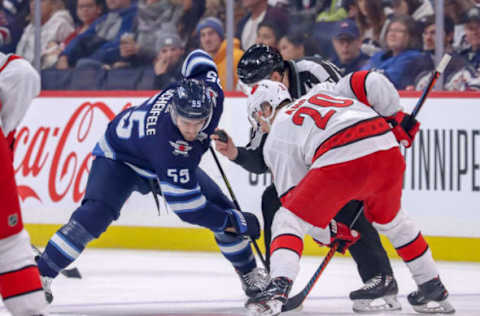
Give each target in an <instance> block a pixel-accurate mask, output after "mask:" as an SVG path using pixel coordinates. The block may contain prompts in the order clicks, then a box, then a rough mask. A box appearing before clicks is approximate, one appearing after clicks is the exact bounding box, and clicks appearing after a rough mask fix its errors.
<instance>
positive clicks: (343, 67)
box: [332, 19, 370, 75]
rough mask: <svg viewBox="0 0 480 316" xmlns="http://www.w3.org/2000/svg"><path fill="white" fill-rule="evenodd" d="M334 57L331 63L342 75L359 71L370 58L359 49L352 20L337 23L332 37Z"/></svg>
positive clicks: (358, 37) (360, 41) (357, 32)
mask: <svg viewBox="0 0 480 316" xmlns="http://www.w3.org/2000/svg"><path fill="white" fill-rule="evenodd" d="M332 43H333V47H334V49H335V57H334V58H333V59H332V62H333V63H334V64H335V65H337V66H338V67H339V68H340V71H341V72H342V75H346V74H349V73H351V72H354V71H357V70H360V69H361V68H362V67H363V66H364V65H365V64H366V62H367V61H368V59H369V58H370V57H369V56H368V55H367V54H365V53H363V52H362V50H361V49H360V48H361V46H362V40H361V37H360V31H359V30H358V27H357V24H356V23H355V21H354V20H351V19H345V20H343V21H339V22H337V25H336V27H335V29H334V33H333V36H332Z"/></svg>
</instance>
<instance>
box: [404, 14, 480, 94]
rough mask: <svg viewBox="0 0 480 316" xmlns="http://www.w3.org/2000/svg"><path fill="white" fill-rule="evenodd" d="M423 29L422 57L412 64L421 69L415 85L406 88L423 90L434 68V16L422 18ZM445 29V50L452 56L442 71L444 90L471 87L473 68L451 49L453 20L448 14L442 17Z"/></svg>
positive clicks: (474, 79)
mask: <svg viewBox="0 0 480 316" xmlns="http://www.w3.org/2000/svg"><path fill="white" fill-rule="evenodd" d="M423 24H424V26H425V27H424V30H423V34H422V38H423V51H424V58H423V59H420V60H418V62H417V64H416V65H414V66H412V67H413V68H415V69H422V71H421V73H420V74H419V75H417V77H416V79H415V86H412V87H407V89H408V90H410V89H412V90H413V89H415V90H424V89H425V87H426V85H427V84H428V82H429V80H430V77H431V73H432V71H433V70H434V69H435V62H434V58H435V33H436V25H435V16H434V15H430V16H428V17H426V18H425V19H424V20H423ZM443 24H444V29H445V37H444V38H445V42H444V48H445V52H446V53H449V54H450V55H451V56H452V59H451V61H450V63H449V64H448V66H447V68H446V69H445V72H444V86H443V89H444V90H448V91H464V90H470V89H471V83H473V82H474V81H477V76H476V71H475V69H474V68H473V67H472V66H470V65H469V64H468V62H467V61H466V60H465V59H464V58H463V57H461V56H460V55H459V54H458V53H456V52H455V51H454V50H453V36H454V26H455V24H454V22H453V20H452V19H451V18H450V17H449V16H447V15H446V16H445V17H444V23H443Z"/></svg>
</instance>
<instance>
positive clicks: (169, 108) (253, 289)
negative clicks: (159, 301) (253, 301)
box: [37, 50, 268, 301]
mask: <svg viewBox="0 0 480 316" xmlns="http://www.w3.org/2000/svg"><path fill="white" fill-rule="evenodd" d="M182 75H183V76H184V78H185V79H183V80H181V81H179V82H177V83H175V84H172V85H171V86H169V87H168V88H167V89H165V90H164V91H163V92H161V93H158V94H157V95H155V96H153V97H151V98H150V99H148V100H146V101H145V102H144V103H143V104H141V105H139V106H135V107H132V108H129V109H127V110H125V111H123V112H121V113H120V114H118V115H117V116H116V117H115V118H114V119H113V120H112V122H110V124H109V125H108V127H107V130H106V132H105V134H104V136H103V137H102V138H101V139H100V141H99V142H98V143H97V145H96V146H95V148H94V150H93V155H94V156H95V160H94V161H93V164H92V167H91V170H90V174H89V178H88V182H87V188H86V193H85V197H84V199H83V201H82V204H81V205H80V206H79V207H78V208H77V209H76V210H75V212H73V214H72V216H71V218H70V220H69V221H68V223H67V224H65V225H64V226H63V227H61V228H60V229H59V230H58V231H57V232H56V233H55V234H54V235H53V237H52V238H51V239H50V241H49V242H48V244H47V246H46V248H45V251H44V252H43V253H42V254H41V255H40V256H39V258H38V259H37V263H38V266H39V269H40V273H41V275H42V281H43V284H44V288H45V290H46V291H48V292H49V297H48V299H49V300H50V301H51V300H52V299H53V296H52V295H51V291H50V283H51V280H52V279H53V278H55V277H56V276H57V275H58V273H59V272H60V271H61V270H62V269H64V268H65V267H66V266H67V265H69V264H70V263H71V262H73V261H74V260H75V259H76V258H77V257H78V256H79V255H80V253H81V252H82V251H83V250H84V249H85V247H86V245H87V244H88V243H89V242H90V241H91V240H93V239H94V238H99V237H100V235H101V234H102V233H103V232H104V231H105V230H106V229H107V227H108V226H109V225H110V224H111V223H112V222H113V221H114V220H116V219H118V217H119V216H120V211H121V208H122V206H123V204H124V203H125V201H126V200H127V198H128V197H129V196H130V194H131V193H132V192H133V191H138V192H140V193H141V194H148V193H150V192H153V194H154V195H155V194H157V193H158V194H160V195H161V196H162V197H163V198H164V199H165V201H166V202H167V204H168V207H169V208H170V209H171V210H172V211H174V212H175V213H176V214H177V215H178V216H179V217H180V218H181V219H182V220H183V221H185V222H188V223H191V224H195V225H200V226H202V227H205V228H208V229H210V230H212V231H213V232H214V234H215V240H216V242H217V244H218V246H219V248H220V250H221V252H222V254H223V255H224V256H225V258H226V259H227V260H229V261H230V262H231V263H232V265H233V267H234V268H235V270H236V271H237V273H238V274H239V276H240V280H241V281H242V287H243V289H244V291H245V293H246V294H247V296H254V295H255V294H257V293H258V292H260V291H261V290H262V289H263V288H264V286H265V285H266V284H267V283H268V280H267V275H266V273H264V271H262V269H259V268H257V267H256V262H255V257H254V256H253V254H252V250H251V247H250V242H249V241H248V240H247V239H245V238H244V236H246V235H248V236H251V237H252V238H258V237H259V235H260V228H259V223H258V220H257V218H256V217H255V216H254V215H253V214H251V213H243V212H240V211H239V210H236V209H235V207H234V205H233V203H232V202H231V201H230V200H229V199H228V198H227V197H226V196H225V195H224V194H223V193H222V191H221V190H220V188H219V187H218V186H217V185H216V184H215V182H213V180H212V179H211V178H210V177H208V175H207V174H206V173H205V172H203V171H202V170H201V169H200V168H199V167H198V165H199V163H200V160H201V158H202V155H203V154H204V153H205V151H207V149H208V148H209V143H210V138H209V136H210V134H212V133H213V131H214V130H215V128H216V127H217V125H218V121H219V119H220V116H221V114H222V111H223V98H224V96H223V91H222V88H221V87H220V85H219V83H218V76H217V68H216V66H215V63H214V62H213V60H212V59H211V58H210V57H209V55H208V54H206V53H205V52H204V51H201V50H195V51H193V52H192V53H190V54H189V55H188V56H187V58H186V59H185V62H184V65H183V68H182Z"/></svg>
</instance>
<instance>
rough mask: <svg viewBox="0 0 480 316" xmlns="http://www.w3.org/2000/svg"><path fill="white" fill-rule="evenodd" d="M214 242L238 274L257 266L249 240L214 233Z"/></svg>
mask: <svg viewBox="0 0 480 316" xmlns="http://www.w3.org/2000/svg"><path fill="white" fill-rule="evenodd" d="M215 241H216V242H217V245H218V247H219V248H220V251H221V252H222V254H223V256H224V257H225V258H226V259H227V260H228V261H230V262H231V263H232V265H233V267H234V268H235V269H236V270H237V271H238V272H239V273H240V274H245V273H248V272H250V271H252V270H253V269H254V268H256V266H257V264H256V262H255V256H254V255H253V252H252V248H251V247H250V241H249V240H247V239H244V238H243V237H241V236H235V235H232V234H228V233H216V234H215Z"/></svg>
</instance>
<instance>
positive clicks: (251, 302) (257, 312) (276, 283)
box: [245, 277, 293, 316]
mask: <svg viewBox="0 0 480 316" xmlns="http://www.w3.org/2000/svg"><path fill="white" fill-rule="evenodd" d="M292 284H293V282H292V280H290V279H288V278H285V277H278V278H274V279H272V280H271V281H270V283H269V284H268V286H267V288H266V289H265V291H263V292H261V293H259V294H258V295H256V296H255V297H252V298H250V299H248V301H247V303H246V304H245V307H246V308H247V309H248V314H249V315H250V316H275V315H278V314H280V313H281V312H282V306H283V304H285V303H286V302H287V299H288V294H289V293H290V290H291V289H292Z"/></svg>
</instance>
